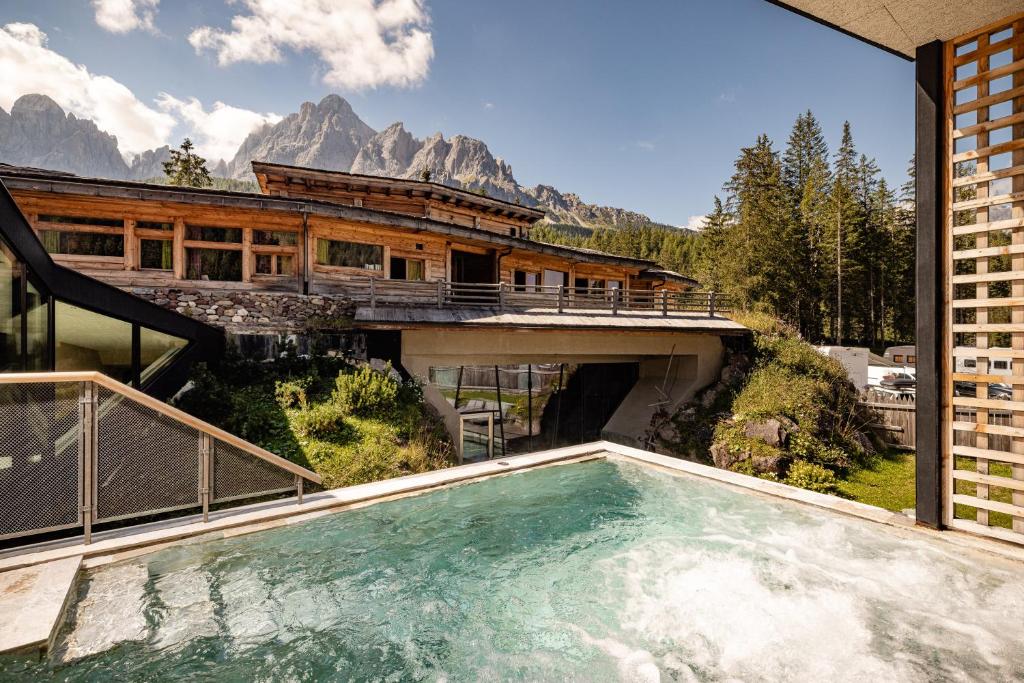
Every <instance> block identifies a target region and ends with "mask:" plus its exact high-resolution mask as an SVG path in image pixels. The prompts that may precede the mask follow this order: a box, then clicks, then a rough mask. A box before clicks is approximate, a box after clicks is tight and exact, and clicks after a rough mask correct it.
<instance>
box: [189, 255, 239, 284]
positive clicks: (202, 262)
mask: <svg viewBox="0 0 1024 683" xmlns="http://www.w3.org/2000/svg"><path fill="white" fill-rule="evenodd" d="M185 263H186V269H185V277H187V278H188V279H189V280H221V281H225V282H241V280H242V252H240V251H236V250H227V249H193V248H188V249H186V250H185Z"/></svg>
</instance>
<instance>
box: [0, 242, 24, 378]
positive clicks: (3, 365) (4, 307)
mask: <svg viewBox="0 0 1024 683" xmlns="http://www.w3.org/2000/svg"><path fill="white" fill-rule="evenodd" d="M0 353H2V354H3V357H2V358H0V369H2V370H5V371H8V370H20V369H21V270H20V266H19V265H18V264H17V262H15V260H14V257H13V255H12V254H10V253H9V252H8V251H7V250H6V249H3V248H0Z"/></svg>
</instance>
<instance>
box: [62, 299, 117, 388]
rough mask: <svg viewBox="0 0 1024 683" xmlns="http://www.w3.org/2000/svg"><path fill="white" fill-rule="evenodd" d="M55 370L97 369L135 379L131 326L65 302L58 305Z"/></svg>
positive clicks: (104, 372)
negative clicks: (133, 376) (133, 375)
mask: <svg viewBox="0 0 1024 683" xmlns="http://www.w3.org/2000/svg"><path fill="white" fill-rule="evenodd" d="M56 315H57V320H56V336H57V339H56V349H55V353H56V361H57V362H56V369H57V370H58V371H62V370H63V371H72V370H98V371H99V372H102V373H103V374H105V375H108V376H110V377H113V378H114V379H116V380H118V381H120V382H125V383H128V382H130V381H131V379H132V326H131V323H126V322H124V321H123V320H117V319H116V318H111V317H109V316H105V315H100V314H99V313H93V312H92V311H87V310H85V309H84V308H79V307H77V306H72V305H71V304H68V303H65V302H63V301H58V302H57V305H56Z"/></svg>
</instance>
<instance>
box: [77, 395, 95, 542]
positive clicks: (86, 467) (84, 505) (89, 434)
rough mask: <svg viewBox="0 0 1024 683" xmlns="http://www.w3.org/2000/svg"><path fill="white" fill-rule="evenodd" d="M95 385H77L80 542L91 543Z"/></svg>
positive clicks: (93, 487)
mask: <svg viewBox="0 0 1024 683" xmlns="http://www.w3.org/2000/svg"><path fill="white" fill-rule="evenodd" d="M94 391H95V385H93V383H92V382H82V383H80V384H79V385H78V424H79V433H78V452H79V458H80V461H81V468H82V469H81V472H82V480H81V482H82V495H81V500H80V502H81V518H82V542H83V543H85V544H87V545H88V544H89V543H92V518H93V507H94V505H95V503H94V500H93V495H94V492H95V485H94V480H95V470H94V467H93V464H94V455H95V448H94V445H95V442H94V440H93V437H94V436H95V431H94V427H95V425H94V424H93V414H94V408H95V404H94V403H93V397H94Z"/></svg>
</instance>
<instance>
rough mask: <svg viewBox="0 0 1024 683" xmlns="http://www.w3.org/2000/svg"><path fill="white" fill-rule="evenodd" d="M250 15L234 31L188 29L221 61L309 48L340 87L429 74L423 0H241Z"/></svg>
mask: <svg viewBox="0 0 1024 683" xmlns="http://www.w3.org/2000/svg"><path fill="white" fill-rule="evenodd" d="M239 1H240V2H241V3H242V4H244V5H245V6H246V8H247V9H248V10H249V12H250V14H238V15H236V16H234V17H233V18H232V19H231V29H230V30H221V29H218V28H214V27H211V26H201V27H199V28H197V29H195V30H194V31H193V32H192V33H191V34H190V35H189V42H190V43H191V44H192V46H193V47H194V48H195V49H196V51H197V52H200V51H202V50H212V51H213V52H215V53H216V54H217V61H218V63H220V65H221V66H227V65H230V64H234V63H237V62H257V63H267V62H280V61H281V60H282V59H284V55H283V54H282V50H284V49H292V50H300V51H301V50H309V51H311V52H314V53H316V54H317V56H319V58H320V59H321V60H322V61H323V62H324V65H325V66H326V72H325V73H324V76H323V80H324V82H325V83H327V84H328V85H332V86H337V87H341V88H351V89H356V90H359V89H363V88H375V87H377V86H381V85H394V86H401V87H405V86H412V85H416V84H417V83H419V82H421V81H422V80H423V79H424V78H426V76H427V72H428V70H429V68H430V60H431V59H432V58H433V56H434V45H433V41H432V39H431V35H430V32H429V31H428V30H427V28H428V27H429V25H430V17H429V16H428V14H427V11H426V9H425V8H424V6H423V0H239Z"/></svg>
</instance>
